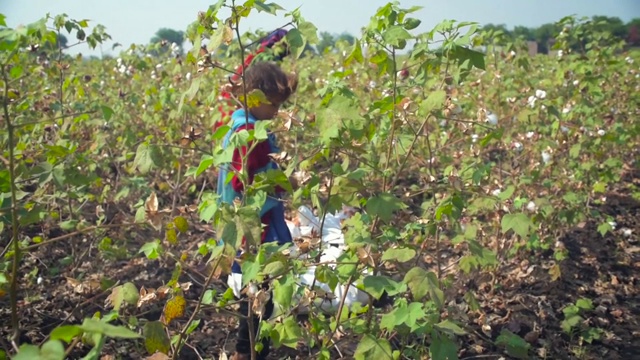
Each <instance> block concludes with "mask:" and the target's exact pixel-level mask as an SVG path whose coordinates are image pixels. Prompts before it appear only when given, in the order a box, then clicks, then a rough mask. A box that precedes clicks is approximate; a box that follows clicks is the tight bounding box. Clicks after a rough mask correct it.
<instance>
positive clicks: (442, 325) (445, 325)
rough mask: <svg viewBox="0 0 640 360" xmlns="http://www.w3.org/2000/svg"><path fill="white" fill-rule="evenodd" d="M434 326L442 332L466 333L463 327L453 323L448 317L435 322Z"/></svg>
mask: <svg viewBox="0 0 640 360" xmlns="http://www.w3.org/2000/svg"><path fill="white" fill-rule="evenodd" d="M435 327H436V328H438V330H440V331H442V332H449V333H451V334H455V335H465V334H466V333H467V332H466V331H464V329H463V328H461V327H460V325H458V324H456V323H454V322H453V321H451V320H449V319H447V320H444V321H441V322H439V323H437V324H436V325H435Z"/></svg>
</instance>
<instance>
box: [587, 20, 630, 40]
mask: <svg viewBox="0 0 640 360" xmlns="http://www.w3.org/2000/svg"><path fill="white" fill-rule="evenodd" d="M591 20H592V21H593V23H594V24H595V28H596V29H597V30H599V31H606V32H609V33H611V35H613V36H614V37H615V38H618V39H624V38H625V36H626V35H627V32H628V28H627V26H626V25H625V23H624V22H622V20H620V18H617V17H608V16H594V17H592V18H591Z"/></svg>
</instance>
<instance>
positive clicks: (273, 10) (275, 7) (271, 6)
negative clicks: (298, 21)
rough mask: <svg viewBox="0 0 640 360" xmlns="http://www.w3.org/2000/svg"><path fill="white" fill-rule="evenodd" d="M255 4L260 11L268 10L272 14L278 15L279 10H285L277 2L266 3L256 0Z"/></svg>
mask: <svg viewBox="0 0 640 360" xmlns="http://www.w3.org/2000/svg"><path fill="white" fill-rule="evenodd" d="M254 6H255V8H256V10H258V12H266V13H268V14H271V15H277V12H278V11H279V10H284V8H282V7H281V6H280V5H278V4H276V3H268V4H267V3H265V2H264V1H260V0H256V1H255V2H254Z"/></svg>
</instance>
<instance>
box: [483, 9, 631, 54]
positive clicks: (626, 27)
mask: <svg viewBox="0 0 640 360" xmlns="http://www.w3.org/2000/svg"><path fill="white" fill-rule="evenodd" d="M590 20H591V23H592V29H593V30H596V31H599V32H607V33H609V34H611V36H612V38H613V40H618V41H625V42H626V43H627V45H628V46H630V47H638V46H640V18H635V19H633V20H631V21H629V22H628V23H624V22H623V21H622V20H621V19H620V18H618V17H608V16H593V17H592V18H591V19H590ZM562 28H563V25H561V24H559V23H547V24H543V25H541V26H539V27H532V28H530V27H526V26H515V27H513V28H512V29H509V28H507V26H506V25H504V24H486V25H484V26H483V27H482V29H483V30H485V31H494V32H496V33H497V32H502V33H503V34H504V35H505V40H506V41H509V40H511V41H512V40H516V39H524V40H527V41H535V42H536V43H538V52H540V53H545V54H546V53H548V52H549V50H550V48H551V45H552V44H553V41H554V38H555V37H556V36H557V35H558V33H559V32H560V31H562Z"/></svg>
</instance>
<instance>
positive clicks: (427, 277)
mask: <svg viewBox="0 0 640 360" xmlns="http://www.w3.org/2000/svg"><path fill="white" fill-rule="evenodd" d="M404 283H405V284H407V286H409V289H410V290H411V293H412V294H413V296H414V298H415V299H416V300H419V299H422V298H424V297H425V296H427V295H429V297H430V298H431V301H433V302H434V303H435V304H436V306H437V307H438V308H442V306H443V304H444V292H443V291H442V290H440V282H439V281H438V277H437V275H436V274H435V273H434V272H432V271H429V272H427V271H426V270H424V269H422V268H420V267H414V268H413V269H411V270H409V272H407V274H406V275H405V277H404Z"/></svg>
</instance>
